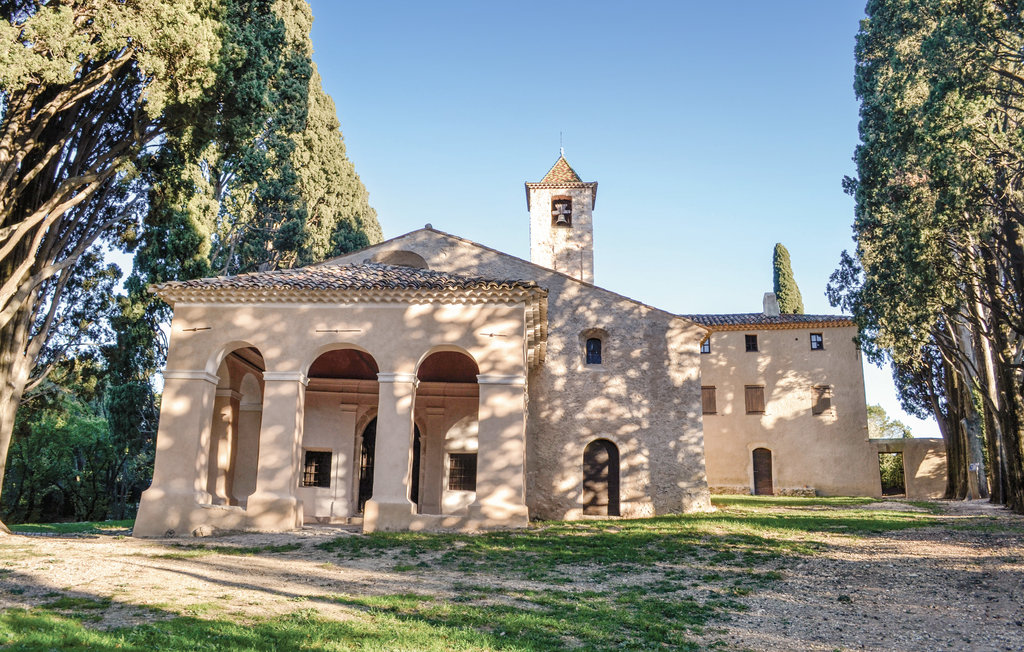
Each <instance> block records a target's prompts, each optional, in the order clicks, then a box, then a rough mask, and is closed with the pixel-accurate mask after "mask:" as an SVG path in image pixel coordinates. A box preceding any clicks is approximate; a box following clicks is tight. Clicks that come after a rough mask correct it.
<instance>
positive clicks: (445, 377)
mask: <svg viewBox="0 0 1024 652" xmlns="http://www.w3.org/2000/svg"><path fill="white" fill-rule="evenodd" d="M479 373H480V368H479V367H478V366H477V363H476V360H474V359H473V357H472V356H470V355H469V354H467V353H465V352H463V351H455V350H448V351H434V352H433V353H431V354H430V355H428V356H426V357H425V358H424V359H423V360H422V361H421V362H420V364H419V366H418V367H417V369H416V378H417V380H418V381H419V383H418V385H417V388H416V423H417V424H421V425H422V426H423V432H422V433H419V432H418V431H417V432H415V433H414V439H415V442H414V447H413V477H412V482H411V486H410V489H411V490H410V500H411V501H412V502H414V503H416V504H417V511H418V512H419V513H420V514H458V513H463V512H464V511H465V510H466V508H467V507H468V506H469V504H470V503H472V502H473V500H474V499H475V497H476V493H475V482H476V456H477V437H476V427H475V424H476V421H477V414H478V411H479V407H480V391H479V387H478V386H477V374H479ZM467 423H472V424H473V428H472V433H471V435H470V433H469V432H468V431H467V432H466V433H464V434H466V436H465V437H460V438H458V439H457V440H454V439H452V438H451V437H449V436H448V435H449V434H450V432H451V431H452V429H456V430H458V431H459V432H462V430H459V428H460V427H461V426H460V424H462V425H465V424H467ZM420 435H421V436H420Z"/></svg>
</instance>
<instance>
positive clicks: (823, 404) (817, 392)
mask: <svg viewBox="0 0 1024 652" xmlns="http://www.w3.org/2000/svg"><path fill="white" fill-rule="evenodd" d="M831 410H832V388H831V387H829V386H828V385H819V386H817V387H814V388H812V389H811V412H812V413H814V414H825V413H827V412H830V411H831Z"/></svg>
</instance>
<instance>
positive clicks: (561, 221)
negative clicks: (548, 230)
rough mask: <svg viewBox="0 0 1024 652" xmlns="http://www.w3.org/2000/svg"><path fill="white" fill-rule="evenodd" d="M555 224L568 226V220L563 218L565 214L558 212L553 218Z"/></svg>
mask: <svg viewBox="0 0 1024 652" xmlns="http://www.w3.org/2000/svg"><path fill="white" fill-rule="evenodd" d="M555 226H569V220H567V219H565V215H562V214H561V213H559V215H558V218H557V219H556V220H555Z"/></svg>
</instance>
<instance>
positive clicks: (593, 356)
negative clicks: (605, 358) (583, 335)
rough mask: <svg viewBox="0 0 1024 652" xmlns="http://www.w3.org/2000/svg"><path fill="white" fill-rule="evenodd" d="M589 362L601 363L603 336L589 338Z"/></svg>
mask: <svg viewBox="0 0 1024 652" xmlns="http://www.w3.org/2000/svg"><path fill="white" fill-rule="evenodd" d="M587 364H601V338H599V337H589V338H587Z"/></svg>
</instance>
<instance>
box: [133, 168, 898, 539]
mask: <svg viewBox="0 0 1024 652" xmlns="http://www.w3.org/2000/svg"><path fill="white" fill-rule="evenodd" d="M526 194H527V205H528V208H529V212H530V236H531V258H532V261H526V260H523V259H520V258H517V257H515V256H511V255H509V254H505V253H502V252H500V251H497V250H495V249H491V248H489V247H486V246H484V245H481V244H478V243H475V242H472V241H469V240H466V239H463V238H459V237H457V236H454V235H451V234H447V233H443V232H441V231H438V230H435V229H433V228H431V227H430V225H427V227H425V228H423V229H420V230H417V231H413V232H411V233H408V234H405V235H403V236H399V237H397V238H394V239H391V240H388V241H386V242H382V243H380V244H377V245H374V246H371V247H368V248H366V249H363V250H361V251H357V252H353V253H350V254H347V255H345V256H342V257H339V258H336V259H334V260H330V261H326V262H324V263H322V264H320V265H316V266H310V267H306V268H302V269H296V270H283V271H276V272H265V273H255V274H245V275H239V276H235V277H225V278H211V279H199V280H195V281H185V282H174V283H165V284H162V285H159V286H156V287H154V288H153V291H154V292H156V294H157V295H158V296H160V297H161V298H163V299H164V300H165V301H167V302H168V303H169V304H171V305H172V306H173V308H174V319H173V321H172V324H171V337H170V347H169V353H168V360H167V369H166V371H165V373H164V380H165V386H164V394H163V403H162V406H161V418H160V430H159V434H158V438H157V456H156V467H155V471H154V477H153V484H152V486H151V487H150V489H149V490H147V491H146V492H145V493H144V495H143V499H142V504H141V506H140V511H139V517H138V519H137V521H136V526H135V533H136V535H139V536H157V535H165V534H168V533H173V534H187V533H191V532H193V531H194V530H195V529H197V528H200V527H210V528H222V529H260V530H287V529H292V528H295V527H298V526H300V525H301V524H302V523H303V522H312V521H318V522H352V521H356V520H357V519H361V522H362V524H363V528H364V530H366V531H373V530H402V529H412V530H438V529H463V530H466V529H479V528H487V527H514V526H522V525H524V524H526V522H527V521H528V519H529V518H544V519H578V518H588V517H607V516H622V517H640V516H651V515H657V514H669V513H679V512H686V511H694V510H704V509H708V508H709V507H710V502H709V485H711V486H713V487H728V488H730V489H731V490H734V491H737V490H744V489H745V490H746V491H756V490H757V489H759V488H760V489H765V488H767V487H768V485H766V484H765V475H764V473H765V471H764V468H765V467H764V464H765V461H764V460H765V458H764V452H763V451H764V450H768V452H769V458H768V459H769V462H770V463H769V474H770V475H769V477H770V482H771V487H770V489H771V491H770V492H772V493H774V492H778V491H782V490H790V489H794V490H795V489H801V490H811V491H817V492H820V493H824V494H839V493H857V494H865V495H880V491H881V490H880V485H879V480H878V466H877V461H875V462H874V464H873V465H872V462H871V459H872V455H873V454H874V453H873V449H871V448H870V447H869V446H868V445H867V442H866V437H867V435H866V416H865V407H864V389H863V378H862V377H861V371H860V369H861V367H860V356H859V353H858V352H857V350H856V348H855V347H854V345H853V342H852V336H853V325H852V323H850V322H849V320H847V319H846V318H842V317H808V316H780V315H778V314H776V313H777V311H775V313H772V311H771V309H770V307H769V310H768V311H767V312H768V313H769V314H767V315H762V316H761V317H754V316H736V315H719V316H713V315H689V316H680V315H675V314H672V313H669V312H666V311H663V310H659V309H657V308H654V307H651V306H647V305H644V304H642V303H640V302H638V301H635V300H632V299H629V298H628V297H624V296H621V295H619V294H616V293H614V292H610V291H608V290H605V289H603V288H600V287H598V286H595V285H594V284H593V274H594V262H593V219H592V214H593V209H594V206H595V203H596V194H597V184H596V183H589V182H583V181H582V180H580V178H579V176H578V175H577V174H576V173H575V172H574V171H573V170H572V168H571V167H570V166H569V164H568V163H567V162H566V161H565V159H564V157H560V158H559V159H558V161H557V162H556V164H555V165H554V167H552V169H551V170H550V171H549V172H548V174H547V175H546V176H545V177H544V179H543V180H542V181H541V182H539V183H527V184H526ZM745 320H746V321H745ZM751 335H753V336H754V338H755V340H757V347H758V349H757V351H754V352H751V351H749V346H750V340H749V337H750V336H751ZM814 338H818V340H814ZM789 340H792V342H790V341H789ZM814 341H819V342H823V343H824V344H823V346H824V348H823V349H815V348H813V347H814V346H815V345H814V343H813V342H814ZM708 347H710V348H708ZM702 349H704V352H703V353H702ZM752 388H753V389H752ZM757 388H760V392H759V393H758V391H757ZM758 400H760V403H757V401H758ZM709 401H710V404H709ZM743 401H746V403H744V402H743ZM751 401H754V403H753V404H752V403H751ZM752 406H753V407H755V408H758V409H755V410H751V407H752ZM819 408H820V409H819ZM758 410H759V411H758ZM804 413H806V414H804ZM812 442H813V443H812ZM811 467H813V468H811ZM829 468H831V469H833V471H832V472H831V473H830V472H829V471H828V469H829ZM759 483H760V484H759Z"/></svg>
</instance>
